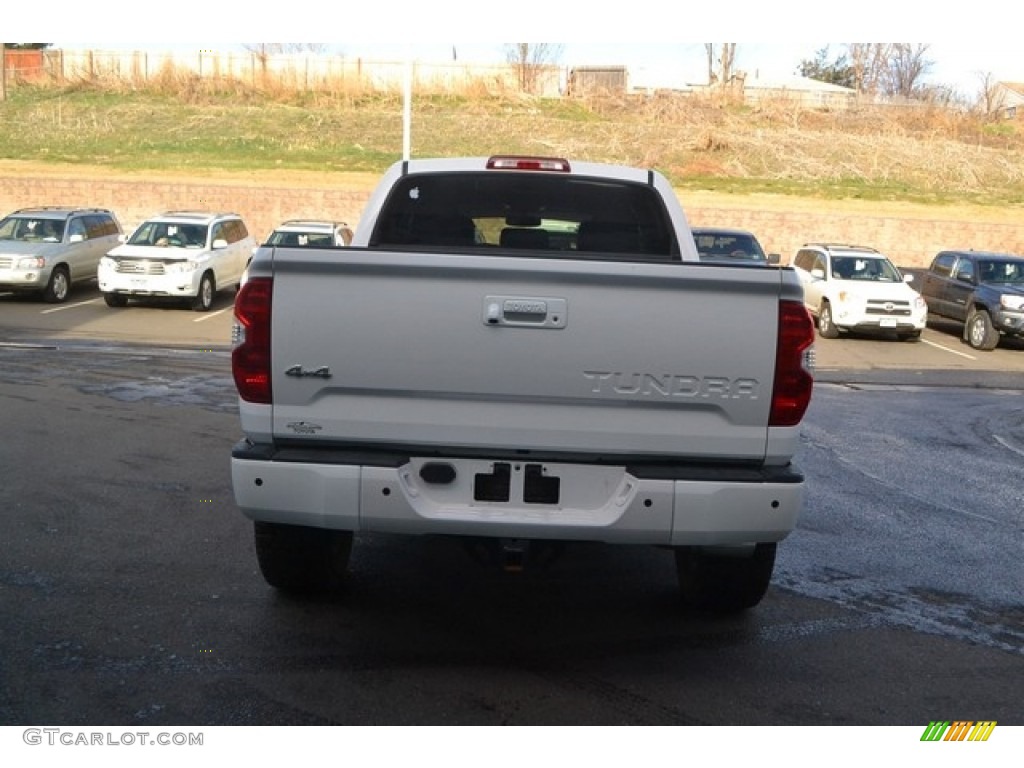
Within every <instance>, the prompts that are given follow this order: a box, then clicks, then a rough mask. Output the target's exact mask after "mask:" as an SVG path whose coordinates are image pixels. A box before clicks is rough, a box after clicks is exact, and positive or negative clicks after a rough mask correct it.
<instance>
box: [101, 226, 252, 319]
mask: <svg viewBox="0 0 1024 768" xmlns="http://www.w3.org/2000/svg"><path fill="white" fill-rule="evenodd" d="M255 245H256V241H255V240H254V239H253V237H252V236H251V235H250V234H249V230H248V229H247V228H246V226H245V224H244V223H243V222H242V219H241V217H240V216H239V215H238V214H235V213H205V212H200V211H171V212H168V213H164V214H161V215H159V216H154V217H153V218H151V219H148V220H146V221H145V222H143V223H142V224H141V225H140V226H139V228H138V229H136V230H135V232H134V233H133V234H132V236H131V237H130V238H128V242H126V243H125V244H124V245H121V246H118V247H117V248H114V249H113V250H112V251H110V253H108V254H107V255H106V256H105V257H104V258H103V259H101V260H100V266H99V272H98V275H97V277H98V279H99V285H100V290H101V291H103V298H104V299H105V300H106V302H107V305H108V306H111V307H123V306H125V305H126V304H127V303H128V299H129V298H136V297H137V298H150V297H172V298H174V297H176V298H183V299H188V300H189V301H190V302H191V304H192V308H193V309H195V310H197V311H199V312H205V311H206V310H208V309H209V308H210V307H211V306H212V305H213V298H214V295H215V294H216V292H217V291H219V290H221V289H224V288H229V287H232V286H237V285H238V284H239V283H240V282H241V279H242V273H243V272H244V271H245V267H246V265H247V264H248V262H249V257H250V255H251V254H252V249H253V248H254V247H255Z"/></svg>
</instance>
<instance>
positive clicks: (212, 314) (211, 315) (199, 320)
mask: <svg viewBox="0 0 1024 768" xmlns="http://www.w3.org/2000/svg"><path fill="white" fill-rule="evenodd" d="M231 309H234V307H224V309H218V310H217V311H216V312H208V313H206V314H205V315H203V316H202V317H197V318H196V319H195V320H193V321H192V322H193V323H203V322H206V321H207V320H212V319H213V318H215V317H216V316H217V315H223V314H224V313H225V312H227V311H228V310H231Z"/></svg>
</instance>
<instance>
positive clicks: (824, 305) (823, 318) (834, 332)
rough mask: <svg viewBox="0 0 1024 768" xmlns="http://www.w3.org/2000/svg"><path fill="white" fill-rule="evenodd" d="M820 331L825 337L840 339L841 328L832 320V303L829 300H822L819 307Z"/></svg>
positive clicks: (822, 336)
mask: <svg viewBox="0 0 1024 768" xmlns="http://www.w3.org/2000/svg"><path fill="white" fill-rule="evenodd" d="M818 333H820V334H821V338H823V339H838V338H839V329H838V328H836V324H835V323H834V322H832V305H831V304H829V303H828V302H827V301H823V302H821V306H820V307H818Z"/></svg>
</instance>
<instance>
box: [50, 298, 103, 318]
mask: <svg viewBox="0 0 1024 768" xmlns="http://www.w3.org/2000/svg"><path fill="white" fill-rule="evenodd" d="M97 301H99V299H89V300H88V301H80V302H78V303H77V304H65V305H64V306H62V307H53V308H52V309H44V310H43V311H42V312H40V313H39V314H41V315H48V314H50V313H51V312H61V311H63V310H65V309H74V308H75V307H84V306H85V305H86V304H94V303H95V302H97Z"/></svg>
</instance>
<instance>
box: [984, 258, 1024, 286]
mask: <svg viewBox="0 0 1024 768" xmlns="http://www.w3.org/2000/svg"><path fill="white" fill-rule="evenodd" d="M978 267H979V270H980V273H981V282H983V283H1024V261H982V262H980V263H979V264H978Z"/></svg>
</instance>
